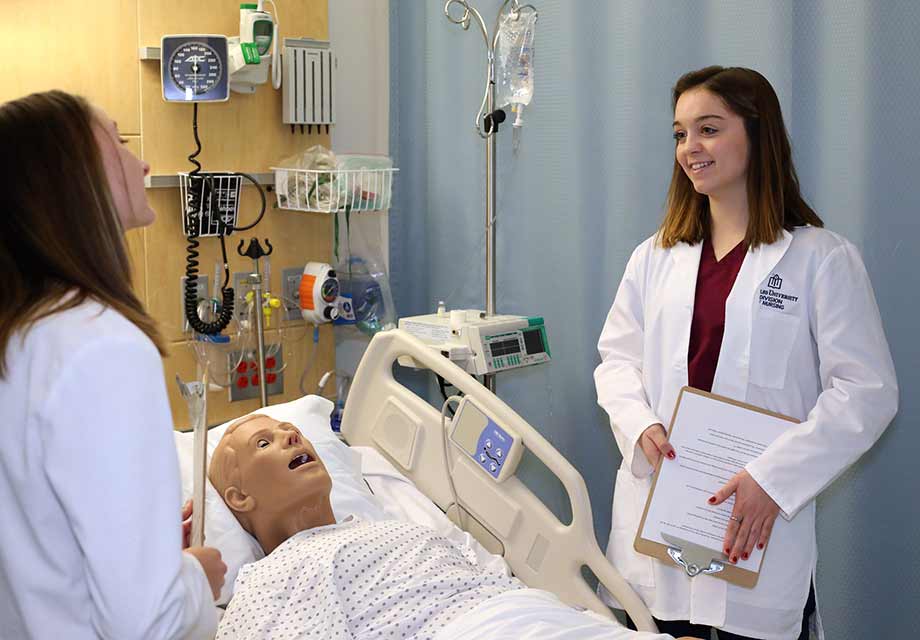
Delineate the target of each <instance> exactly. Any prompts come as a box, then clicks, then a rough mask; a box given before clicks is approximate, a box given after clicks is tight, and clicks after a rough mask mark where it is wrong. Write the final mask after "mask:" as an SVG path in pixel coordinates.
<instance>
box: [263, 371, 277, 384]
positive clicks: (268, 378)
mask: <svg viewBox="0 0 920 640" xmlns="http://www.w3.org/2000/svg"><path fill="white" fill-rule="evenodd" d="M277 379H278V374H276V373H266V374H265V382H266V384H275V380H277Z"/></svg>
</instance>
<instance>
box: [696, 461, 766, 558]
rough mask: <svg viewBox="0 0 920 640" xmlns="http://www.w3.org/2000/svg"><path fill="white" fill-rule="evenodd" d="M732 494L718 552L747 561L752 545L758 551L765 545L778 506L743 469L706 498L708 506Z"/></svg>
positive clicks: (722, 500) (752, 548) (720, 502)
mask: <svg viewBox="0 0 920 640" xmlns="http://www.w3.org/2000/svg"><path fill="white" fill-rule="evenodd" d="M732 494H735V506H734V508H733V509H732V515H731V519H730V520H729V522H728V529H726V530H725V539H724V540H723V541H722V551H724V552H725V555H727V556H728V558H729V560H730V561H731V562H733V563H736V562H738V560H739V559H741V560H747V559H748V557H749V556H750V555H751V551H753V550H754V545H755V544H756V545H757V548H758V549H763V548H764V547H765V546H766V544H767V540H769V539H770V533H771V532H772V531H773V523H774V522H776V516H778V515H779V505H777V504H776V503H775V502H773V498H771V497H770V496H769V495H768V494H767V492H766V491H764V490H763V489H761V488H760V485H759V484H757V482H756V481H755V480H754V478H752V477H751V474H749V473H748V472H747V471H745V470H744V469H742V470H741V471H740V472H739V473H737V474H736V475H735V477H734V478H732V479H731V480H729V481H728V482H727V483H726V484H725V486H724V487H722V488H721V489H719V490H718V491H716V494H715V495H714V496H712V497H711V498H709V504H711V505H717V504H722V503H723V502H725V501H726V500H728V499H729V498H730V497H731V495H732Z"/></svg>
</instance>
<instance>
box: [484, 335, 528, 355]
mask: <svg viewBox="0 0 920 640" xmlns="http://www.w3.org/2000/svg"><path fill="white" fill-rule="evenodd" d="M489 346H490V347H491V348H492V357H493V358H497V357H500V356H507V355H509V354H512V353H520V352H521V343H520V342H519V341H518V339H517V338H512V339H511V340H502V341H500V342H493V343H492V344H491V345H489Z"/></svg>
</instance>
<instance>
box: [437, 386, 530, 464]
mask: <svg viewBox="0 0 920 640" xmlns="http://www.w3.org/2000/svg"><path fill="white" fill-rule="evenodd" d="M450 439H451V441H452V442H453V443H454V444H455V445H457V446H458V447H459V448H460V449H461V450H463V451H464V452H465V453H466V454H467V455H468V456H469V457H470V458H471V459H472V460H473V462H475V463H476V465H477V466H478V467H479V468H480V469H482V470H483V471H485V472H486V473H487V474H488V475H489V476H490V477H491V478H492V479H493V480H495V481H496V482H502V481H503V480H505V479H506V478H508V477H510V476H512V475H514V471H515V469H516V468H517V465H518V462H519V461H520V459H521V454H522V453H523V451H524V443H523V440H522V439H521V436H519V435H518V434H517V433H515V432H514V431H513V430H512V429H510V428H508V427H503V426H501V425H499V424H498V423H497V422H496V421H495V420H494V419H493V418H492V417H491V416H489V415H488V414H486V413H485V412H484V411H483V410H482V409H480V408H479V407H478V406H477V405H476V404H475V402H474V401H473V400H471V399H470V398H464V399H463V400H462V401H461V403H460V407H459V408H458V409H457V413H456V415H455V416H454V420H453V423H452V425H451V428H450Z"/></svg>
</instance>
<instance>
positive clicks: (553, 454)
mask: <svg viewBox="0 0 920 640" xmlns="http://www.w3.org/2000/svg"><path fill="white" fill-rule="evenodd" d="M401 355H409V356H411V357H412V358H413V359H414V360H415V361H416V362H418V363H420V364H422V365H423V366H425V367H427V368H429V369H431V370H432V371H434V372H435V373H437V374H439V375H441V376H442V377H443V378H444V379H445V380H447V381H448V382H450V384H452V385H453V386H455V387H456V388H457V389H459V390H460V391H462V392H463V393H464V394H465V395H466V396H468V397H471V398H472V399H473V400H474V401H475V402H476V403H477V405H478V406H479V407H480V408H481V409H482V410H484V411H485V412H486V413H488V414H489V415H490V416H492V418H493V419H494V420H495V421H496V422H497V423H498V424H501V425H506V426H508V427H511V428H512V429H513V430H514V431H516V432H517V433H518V434H520V435H521V436H522V440H523V444H524V446H525V447H526V448H527V449H528V450H530V451H531V452H532V453H533V454H534V455H536V456H537V457H538V458H539V459H540V460H541V461H542V462H543V464H545V465H546V467H547V468H548V469H550V471H551V472H552V473H553V474H555V475H556V477H557V478H558V479H559V481H560V482H561V483H562V485H563V486H564V487H565V490H566V493H567V494H568V498H569V501H570V502H571V512H572V522H571V524H568V525H566V524H563V523H562V522H560V521H559V519H558V518H556V516H555V515H554V514H553V513H552V512H551V511H550V510H549V509H548V508H547V507H546V506H545V505H544V504H543V502H542V501H541V500H540V499H539V498H538V497H537V496H536V495H535V494H534V493H533V492H531V491H530V489H528V488H527V486H526V485H525V484H524V483H523V482H521V481H520V480H519V479H518V478H517V477H516V476H512V477H510V478H508V479H507V480H505V481H504V482H501V483H497V482H495V481H494V480H492V479H491V478H490V477H489V476H487V475H486V474H485V473H484V472H483V471H482V470H481V469H479V468H477V467H476V465H475V464H474V463H473V461H472V460H470V459H469V457H468V456H467V455H466V453H464V452H462V451H461V450H460V449H459V448H457V447H456V446H455V445H453V443H450V444H449V445H448V446H449V450H448V456H449V458H450V464H449V465H448V460H447V459H445V456H444V448H443V441H442V434H441V414H440V412H439V411H438V410H437V409H435V408H434V407H432V406H431V405H430V404H429V403H428V402H426V401H425V400H424V399H422V398H419V397H418V396H417V395H415V393H413V392H412V391H411V390H409V389H407V388H406V387H404V386H403V385H401V384H399V383H398V382H397V381H396V380H395V378H394V377H393V364H394V362H395V361H396V359H397V358H398V357H399V356H401ZM342 434H343V436H344V437H345V439H346V440H347V441H348V442H349V444H352V445H363V446H371V447H374V448H376V449H377V450H378V451H380V453H381V454H383V455H384V456H385V457H386V458H387V459H388V460H390V461H391V462H392V463H393V464H394V465H395V466H396V468H397V469H399V470H400V471H401V472H402V473H403V474H404V475H406V476H407V477H409V478H410V479H411V480H412V481H413V482H415V484H416V485H417V486H418V488H419V489H420V490H421V491H422V492H423V493H425V495H427V496H428V497H429V498H431V500H433V501H434V502H435V503H436V504H437V505H438V506H439V507H440V508H441V509H442V510H444V511H448V510H449V509H450V508H451V506H452V504H453V497H452V493H451V490H450V485H449V483H448V479H447V472H446V470H447V469H448V468H450V469H451V470H452V475H453V478H454V484H455V486H456V490H457V495H458V498H459V501H460V504H461V505H462V507H463V509H464V511H466V512H467V513H468V514H470V515H472V517H473V519H474V521H475V522H476V523H478V524H479V525H480V526H481V527H483V528H485V529H486V531H487V532H488V535H486V538H489V537H490V536H491V537H492V538H493V539H491V540H483V539H482V538H480V536H481V535H482V533H483V532H482V531H478V530H477V529H478V528H477V527H475V526H468V527H467V528H468V530H469V531H470V533H471V534H473V535H475V536H476V537H477V538H480V540H481V541H482V542H483V543H484V544H485V546H486V547H487V548H490V545H489V542H493V543H494V540H496V539H497V540H498V541H499V542H500V545H501V547H502V548H501V549H500V551H501V554H502V555H503V556H504V558H505V560H506V562H507V563H508V564H509V566H510V567H511V569H512V571H513V572H514V574H515V575H516V576H517V577H518V578H519V579H521V580H522V581H523V582H524V583H525V584H527V585H528V586H530V587H534V588H539V589H545V590H547V591H551V592H553V593H555V594H556V595H557V596H558V597H559V598H560V599H561V600H562V601H564V602H566V603H567V604H570V605H574V606H580V607H584V608H587V609H591V610H593V611H595V612H597V613H600V614H601V615H604V616H607V617H613V616H612V613H611V611H610V610H609V609H608V608H607V606H606V605H605V604H604V603H603V601H601V599H600V598H599V597H598V596H597V594H596V593H595V591H594V590H593V589H592V588H591V587H590V586H589V585H588V584H587V583H586V582H585V580H584V578H583V577H582V573H581V571H582V566H587V567H589V568H590V569H591V571H593V572H594V575H596V576H597V578H598V579H599V580H600V581H601V582H602V583H603V584H604V586H606V587H607V589H608V590H609V591H610V592H611V593H612V594H613V595H614V597H615V598H616V599H617V601H618V602H619V603H620V604H621V605H622V606H623V607H624V608H625V609H626V611H627V612H628V613H629V615H630V617H631V618H632V619H633V621H634V622H635V623H636V625H637V626H638V628H639V629H640V630H642V631H657V629H656V627H655V624H654V622H653V621H652V617H651V614H650V613H649V611H648V609H647V608H646V606H645V604H644V603H643V602H642V600H641V599H640V598H639V596H638V595H637V594H636V593H635V592H634V591H633V590H632V588H631V587H630V586H629V584H628V583H627V582H626V581H625V580H624V579H623V577H622V576H621V575H620V574H619V572H618V571H617V570H616V569H615V568H614V567H613V566H612V565H611V564H610V563H609V562H608V561H607V559H606V558H605V557H604V554H603V553H602V552H601V550H600V547H599V546H598V544H597V540H596V539H595V537H594V522H593V518H592V514H591V505H590V502H589V499H588V492H587V488H586V486H585V482H584V479H583V478H582V476H581V474H580V473H578V471H577V470H576V469H575V468H574V467H573V466H572V465H571V464H570V463H569V462H568V461H567V460H566V459H565V458H563V456H562V455H561V454H560V453H559V452H558V451H556V449H555V448H553V446H552V445H551V444H550V443H549V442H548V441H547V440H546V439H545V438H543V436H542V435H540V433H538V432H537V431H536V429H534V428H533V427H531V426H530V425H529V424H528V423H527V422H526V421H525V420H524V419H523V418H521V417H520V416H519V415H518V414H517V413H516V412H514V411H513V410H512V409H511V408H510V407H509V406H508V405H506V404H505V403H504V402H502V401H501V400H500V399H499V398H498V397H497V396H495V395H494V394H493V393H491V392H490V391H488V390H487V389H486V388H485V387H484V386H482V385H481V384H480V383H479V382H477V381H476V380H475V379H474V378H472V377H471V376H470V375H469V374H467V373H466V372H465V371H463V370H462V369H461V368H459V367H458V366H456V365H455V364H453V363H452V362H450V361H449V360H448V359H447V358H444V357H443V356H441V355H440V354H438V353H437V352H436V351H434V350H432V349H431V348H430V347H428V346H427V345H425V344H424V343H422V342H421V341H419V340H418V339H417V338H415V337H413V336H412V335H410V334H408V333H406V332H404V331H401V330H398V329H395V330H392V331H385V332H381V333H378V334H377V335H375V336H374V338H373V340H371V343H370V345H369V347H368V349H367V351H366V352H365V354H364V357H363V358H362V360H361V363H360V364H359V366H358V370H357V372H356V374H355V379H354V382H353V383H352V388H351V391H350V393H349V399H348V402H347V403H346V405H345V413H344V415H343V418H342ZM454 521H455V522H456V521H457V518H456V517H455V518H454ZM466 524H470V523H469V522H467V523H466ZM493 546H494V545H493Z"/></svg>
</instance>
